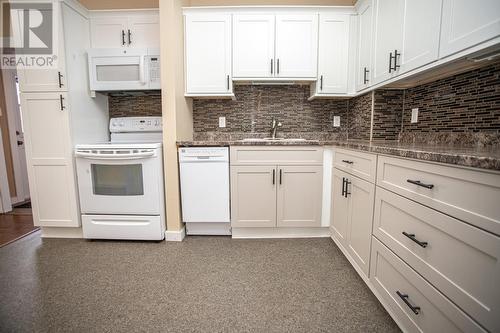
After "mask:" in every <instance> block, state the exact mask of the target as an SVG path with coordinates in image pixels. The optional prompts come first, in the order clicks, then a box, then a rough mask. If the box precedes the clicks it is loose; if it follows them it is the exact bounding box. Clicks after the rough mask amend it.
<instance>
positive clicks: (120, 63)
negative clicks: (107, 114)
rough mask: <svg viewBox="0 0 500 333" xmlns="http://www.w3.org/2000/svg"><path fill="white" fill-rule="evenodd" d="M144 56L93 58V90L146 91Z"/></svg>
mask: <svg viewBox="0 0 500 333" xmlns="http://www.w3.org/2000/svg"><path fill="white" fill-rule="evenodd" d="M145 84H146V77H145V64H144V56H142V55H137V56H102V57H98V56H94V57H92V58H91V87H90V88H91V90H95V91H112V90H133V89H144V86H145Z"/></svg>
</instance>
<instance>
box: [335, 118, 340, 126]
mask: <svg viewBox="0 0 500 333" xmlns="http://www.w3.org/2000/svg"><path fill="white" fill-rule="evenodd" d="M333 127H340V116H333Z"/></svg>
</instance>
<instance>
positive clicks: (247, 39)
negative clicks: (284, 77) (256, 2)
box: [233, 15, 275, 78]
mask: <svg viewBox="0 0 500 333" xmlns="http://www.w3.org/2000/svg"><path fill="white" fill-rule="evenodd" d="M274 73H275V64H274V15H234V16H233V77H235V78H254V77H255V78H264V77H272V76H273V75H274Z"/></svg>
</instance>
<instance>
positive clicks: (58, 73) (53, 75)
mask: <svg viewBox="0 0 500 333" xmlns="http://www.w3.org/2000/svg"><path fill="white" fill-rule="evenodd" d="M49 15H50V16H52V13H50V14H49ZM58 33H59V36H58V45H57V47H58V51H57V67H55V68H50V69H19V70H18V71H17V75H18V79H19V88H20V90H21V91H22V92H36V91H40V92H48V91H67V90H68V86H67V80H66V68H65V56H64V53H65V50H64V35H63V31H62V20H60V22H59V31H58Z"/></svg>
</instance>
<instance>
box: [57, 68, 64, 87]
mask: <svg viewBox="0 0 500 333" xmlns="http://www.w3.org/2000/svg"><path fill="white" fill-rule="evenodd" d="M57 76H58V80H59V88H62V86H64V84H63V83H62V77H63V75H62V74H61V72H57Z"/></svg>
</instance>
